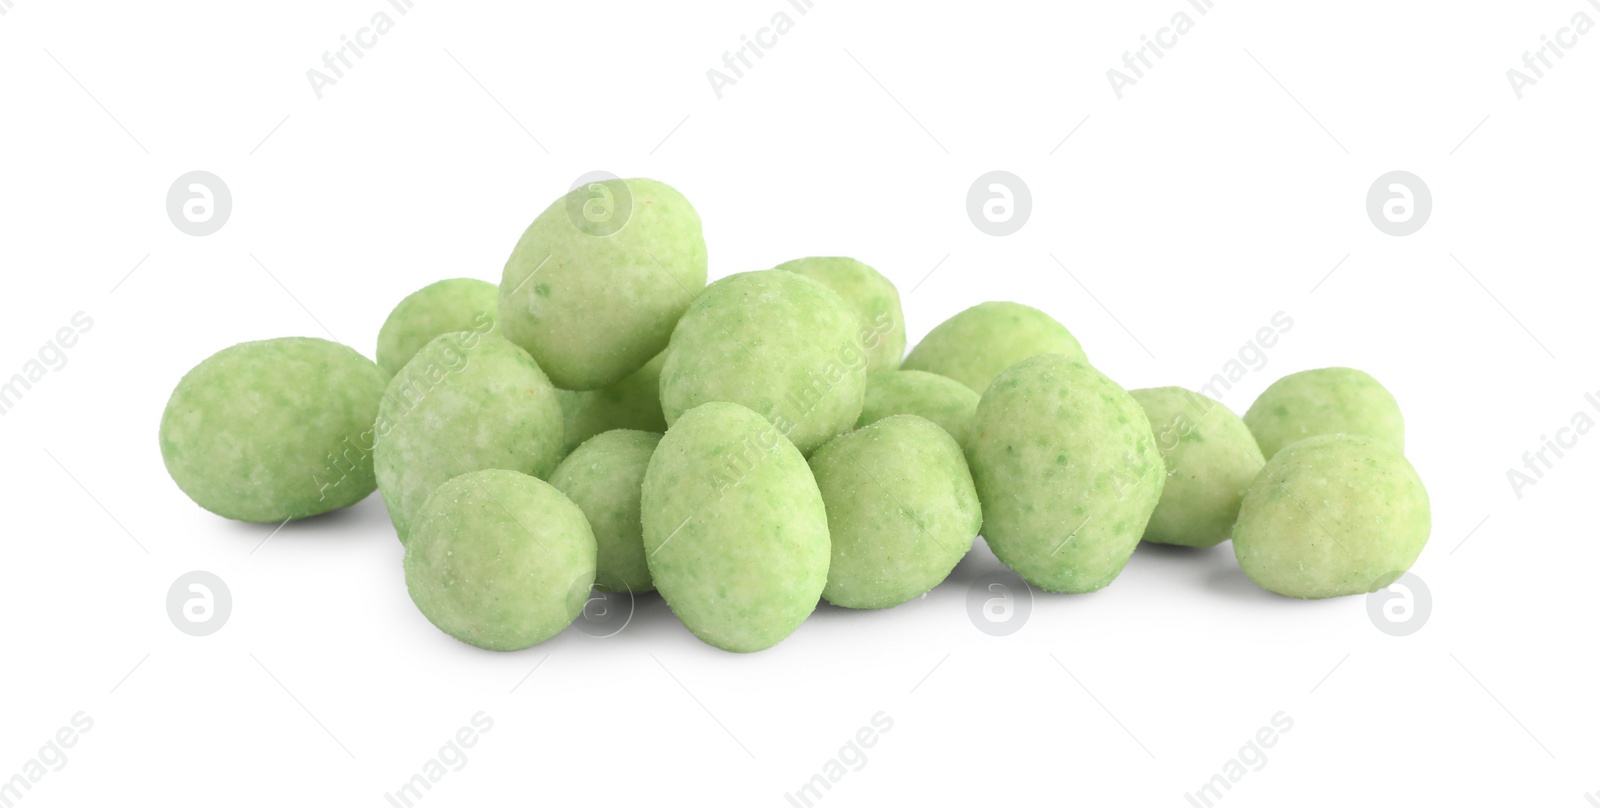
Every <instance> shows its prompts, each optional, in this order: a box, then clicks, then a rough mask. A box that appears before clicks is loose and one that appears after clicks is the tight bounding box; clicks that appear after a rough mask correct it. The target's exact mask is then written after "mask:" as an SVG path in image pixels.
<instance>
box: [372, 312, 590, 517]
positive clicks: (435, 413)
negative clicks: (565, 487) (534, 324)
mask: <svg viewBox="0 0 1600 808" xmlns="http://www.w3.org/2000/svg"><path fill="white" fill-rule="evenodd" d="M376 429H377V434H378V445H377V450H376V451H375V452H374V461H375V464H376V470H377V473H378V488H379V490H381V491H382V493H383V501H384V504H386V505H387V506H388V507H389V518H390V519H391V520H392V521H393V522H394V527H395V530H396V531H397V532H398V533H399V534H400V540H401V541H406V539H407V537H408V534H409V532H410V528H411V523H412V521H413V517H414V514H415V513H416V511H417V509H418V508H421V507H422V503H423V502H425V501H426V500H427V499H428V495H429V494H432V493H433V490H434V489H435V488H438V487H439V486H440V485H441V484H443V483H444V481H446V480H448V479H450V478H452V477H455V476H457V475H461V474H465V473H467V472H469V471H479V470H482V469H509V470H511V471H519V472H522V473H523V474H531V475H533V476H535V477H544V476H545V475H547V474H549V473H550V471H551V470H552V469H554V468H555V466H556V462H557V461H558V460H559V459H560V451H561V440H562V431H563V429H562V422H561V405H560V404H559V403H558V402H557V401H556V391H555V388H554V387H552V386H551V385H550V380H549V379H547V378H545V375H544V372H543V371H541V370H540V369H539V365H538V364H537V363H535V362H534V361H533V359H532V358H530V357H529V356H528V354H527V353H525V352H524V351H523V350H522V349H521V348H518V347H517V346H515V345H512V344H511V343H509V342H506V341H505V340H503V339H500V338H499V337H489V336H482V335H479V334H477V333H474V332H471V331H459V332H456V333H453V334H444V335H442V336H440V337H437V338H436V339H434V340H433V341H432V342H430V343H428V344H427V345H426V346H425V347H424V348H423V349H422V350H420V351H418V352H417V355H416V356H414V357H412V359H411V361H410V362H408V363H406V366H405V367H404V368H401V370H400V373H399V374H397V375H396V376H395V377H394V379H393V380H391V381H390V382H389V387H388V389H387V390H385V391H384V394H383V404H382V406H381V407H379V408H378V421H377V424H376Z"/></svg>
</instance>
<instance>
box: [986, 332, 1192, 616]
mask: <svg viewBox="0 0 1600 808" xmlns="http://www.w3.org/2000/svg"><path fill="white" fill-rule="evenodd" d="M967 460H968V462H969V463H970V465H971V467H972V479H973V482H974V483H976V484H977V488H978V499H979V500H980V501H981V502H982V503H983V535H984V538H985V539H987V540H988V542H989V549H991V550H993V551H994V554H995V555H996V556H997V557H999V559H1000V560H1001V561H1002V562H1004V563H1005V565H1006V566H1008V567H1010V568H1011V569H1013V570H1015V571H1016V573H1017V574H1018V575H1020V576H1022V578H1023V579H1024V580H1026V581H1027V582H1028V583H1031V584H1033V585H1034V586H1037V587H1039V588H1040V589H1044V590H1046V591H1049V592H1093V591H1095V590H1097V589H1100V588H1101V587H1104V586H1105V585H1106V584H1109V583H1111V581H1112V579H1114V578H1116V577H1117V575H1118V573H1120V572H1122V568H1123V567H1124V566H1125V565H1126V564H1127V563H1128V558H1129V556H1131V555H1133V550H1134V548H1135V547H1136V546H1137V545H1138V544H1139V537H1140V536H1142V535H1143V534H1144V529H1145V524H1146V523H1147V522H1148V521H1149V520H1150V514H1151V512H1153V511H1154V510H1155V507H1156V502H1157V501H1158V500H1159V499H1160V497H1161V488H1162V486H1163V484H1164V483H1165V481H1166V476H1167V475H1166V472H1165V469H1164V468H1163V466H1162V464H1161V453H1160V451H1159V450H1157V449H1156V446H1155V440H1154V435H1153V434H1152V433H1151V429H1150V421H1149V420H1148V419H1147V418H1146V417H1145V414H1144V410H1142V409H1140V408H1139V404H1138V402H1136V401H1134V400H1133V397H1132V396H1129V395H1128V394H1127V393H1126V392H1125V391H1124V390H1123V389H1122V388H1121V387H1118V386H1117V385H1116V383H1115V382H1113V381H1111V380H1110V379H1108V378H1106V377H1105V376H1104V375H1102V374H1101V373H1100V372H1099V371H1097V370H1095V369H1094V368H1092V367H1089V366H1088V365H1085V364H1083V363H1081V362H1078V361H1075V360H1073V359H1071V358H1069V357H1066V356H1063V355H1061V354H1043V355H1040V356H1035V357H1033V358H1031V359H1025V360H1023V361H1021V362H1018V363H1017V364H1015V365H1012V366H1011V367H1009V368H1007V369H1006V370H1005V372H1003V373H1001V374H1000V375H999V376H998V377H996V378H995V380H994V383H993V384H991V385H990V386H989V389H988V390H987V391H986V392H985V393H984V394H983V398H982V399H981V400H980V401H979V402H978V412H977V415H976V416H975V417H974V419H973V425H972V439H971V442H969V443H968V444H967Z"/></svg>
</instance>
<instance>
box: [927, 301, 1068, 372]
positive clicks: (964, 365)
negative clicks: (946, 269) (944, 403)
mask: <svg viewBox="0 0 1600 808" xmlns="http://www.w3.org/2000/svg"><path fill="white" fill-rule="evenodd" d="M1046 353H1054V354H1062V355H1064V356H1066V357H1068V358H1070V359H1075V360H1077V361H1079V362H1085V363H1087V362H1088V361H1089V360H1087V359H1085V358H1084V355H1083V348H1081V347H1079V345H1078V340H1077V339H1076V338H1074V337H1073V336H1072V332H1070V331H1068V330H1067V327H1066V326H1064V325H1062V324H1060V323H1058V322H1056V321H1055V319H1054V318H1052V317H1051V316H1050V315H1048V314H1045V313H1044V312H1042V311H1039V310H1038V309H1036V308H1033V307H1031V306H1024V305H1022V304H1021V303H1009V302H1006V301H990V302H988V303H979V304H978V305H976V306H973V307H972V308H970V309H967V310H965V311H962V312H959V313H957V314H956V315H955V316H953V317H951V318H950V319H948V320H945V321H944V322H942V323H940V324H938V325H936V326H934V327H933V330H932V331H929V332H928V335H927V336H925V337H923V338H922V341H921V342H919V343H917V347H915V348H912V349H911V353H910V355H908V356H907V357H906V361H905V362H904V363H903V364H902V365H901V367H902V368H904V369H905V370H926V371H928V372H929V373H937V374H939V375H941V376H948V377H950V378H952V379H955V380H956V381H958V382H961V383H962V384H964V385H966V386H968V387H971V388H972V389H973V391H975V392H977V393H979V394H980V395H981V394H982V393H983V391H984V390H985V389H987V388H988V386H989V383H990V382H992V381H994V377H996V376H998V375H1000V371H1002V370H1005V369H1006V368H1008V367H1010V366H1012V365H1014V364H1016V363H1018V362H1021V361H1022V360H1024V359H1027V358H1028V357H1030V356H1038V355H1039V354H1046Z"/></svg>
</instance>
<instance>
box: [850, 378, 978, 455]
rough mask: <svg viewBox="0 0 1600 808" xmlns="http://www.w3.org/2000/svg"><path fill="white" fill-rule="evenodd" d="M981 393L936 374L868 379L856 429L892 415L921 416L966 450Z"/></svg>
mask: <svg viewBox="0 0 1600 808" xmlns="http://www.w3.org/2000/svg"><path fill="white" fill-rule="evenodd" d="M977 409H978V394H977V393H974V392H972V388H970V387H968V386H966V385H964V384H962V383H961V382H958V381H956V380H955V379H950V378H946V377H944V376H940V375H938V374H936V373H928V372H925V371H921V370H896V371H890V372H887V373H874V374H872V375H871V376H868V377H867V394H866V399H865V401H864V403H863V404H862V407H861V418H859V419H858V420H857V421H856V426H858V427H861V426H866V425H867V424H871V423H875V422H877V421H881V420H883V419H885V418H888V417H889V416H891V415H920V416H922V417H923V418H926V419H928V420H930V421H932V422H934V423H936V424H938V425H939V426H941V427H944V431H946V432H948V433H950V437H952V438H955V440H956V443H958V444H960V445H961V446H963V447H965V446H966V445H967V435H968V434H969V433H970V432H971V431H972V415H973V413H974V412H975V411H976V410H977Z"/></svg>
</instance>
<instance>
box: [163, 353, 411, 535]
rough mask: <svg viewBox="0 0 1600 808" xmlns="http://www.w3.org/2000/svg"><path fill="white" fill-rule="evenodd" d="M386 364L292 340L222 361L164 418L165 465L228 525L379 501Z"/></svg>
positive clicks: (192, 381) (207, 364)
mask: <svg viewBox="0 0 1600 808" xmlns="http://www.w3.org/2000/svg"><path fill="white" fill-rule="evenodd" d="M382 395H383V375H382V374H381V373H379V372H378V367H377V365H374V364H373V363H372V361H371V360H369V359H367V358H366V357H364V356H361V355H360V354H357V353H356V352H355V351H352V350H350V349H349V348H347V347H345V346H343V345H340V344H338V343H336V342H329V341H327V340H322V339H312V338H308V337H284V338H281V339H269V340H263V341H260V342H244V343H240V344H238V345H235V346H233V347H231V348H225V349H223V350H221V351H219V352H217V353H215V354H212V355H211V356H210V357H208V358H207V359H206V360H205V361H203V362H201V363H200V364H199V365H196V366H195V367H194V369H193V370H190V371H189V372H188V373H187V374H185V375H184V377H183V380H182V381H180V382H178V387H177V389H175V390H173V391H172V397H171V398H170V399H168V400H167V408H166V411H165V412H163V413H162V414H161V459H162V460H163V461H164V462H165V463H166V466H167V473H168V474H171V475H172V481H173V482H175V483H177V484H178V488H179V489H181V490H182V491H183V493H185V494H187V495H188V496H189V498H190V499H192V500H194V502H195V504H196V505H199V506H200V507H202V508H205V509H206V510H208V511H211V512H212V513H214V514H217V515H218V516H225V517H227V518H229V519H239V520H243V521H246V522H282V521H284V520H286V519H301V518H304V517H307V516H315V515H317V514H319V513H327V512H328V511H331V510H335V509H338V508H343V507H345V506H346V505H353V504H355V503H357V502H360V501H361V500H362V499H364V498H365V497H366V496H367V495H368V494H370V493H372V489H373V487H374V486H375V485H376V482H375V481H374V479H373V472H372V454H371V450H372V442H373V428H372V424H373V419H374V418H376V417H377V414H378V399H379V398H380V397H382Z"/></svg>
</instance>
